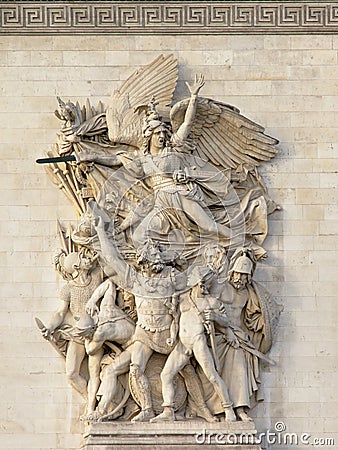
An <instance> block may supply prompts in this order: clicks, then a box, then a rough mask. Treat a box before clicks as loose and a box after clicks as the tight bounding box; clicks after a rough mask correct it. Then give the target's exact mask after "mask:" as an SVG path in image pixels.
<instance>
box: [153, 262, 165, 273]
mask: <svg viewBox="0 0 338 450" xmlns="http://www.w3.org/2000/svg"><path fill="white" fill-rule="evenodd" d="M163 269H164V264H162V263H156V264H153V265H152V266H151V270H152V272H155V273H160V272H162V270H163Z"/></svg>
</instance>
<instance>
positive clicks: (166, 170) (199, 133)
mask: <svg viewBox="0 0 338 450" xmlns="http://www.w3.org/2000/svg"><path fill="white" fill-rule="evenodd" d="M176 83H177V61H176V59H175V58H174V57H173V55H167V56H163V55H161V56H160V57H158V58H156V59H155V60H154V61H153V62H152V63H151V64H149V65H148V66H145V67H143V68H142V69H139V70H138V71H136V72H135V73H134V74H132V75H131V76H130V77H129V78H128V79H127V80H126V81H125V82H124V83H123V84H122V86H121V87H120V88H119V89H118V90H115V91H114V93H113V95H112V97H111V99H110V103H109V105H108V108H107V110H106V113H105V114H103V113H100V114H99V115H97V117H96V116H94V117H92V118H90V119H89V120H87V121H85V122H83V123H82V124H80V125H78V126H77V128H76V127H70V128H69V127H68V128H66V130H65V129H64V130H63V134H64V140H65V141H66V142H67V143H68V145H69V143H71V145H70V147H67V150H68V151H69V152H70V153H71V152H73V154H74V155H75V157H76V161H77V165H78V167H81V168H82V169H83V172H84V174H85V177H84V178H85V180H86V182H87V183H88V184H89V185H90V187H91V189H92V192H93V196H94V197H95V199H96V201H97V202H98V204H99V205H100V206H101V207H103V208H105V209H106V210H108V212H109V213H110V215H111V216H112V218H113V219H114V221H115V224H119V225H118V226H117V227H116V228H115V233H116V234H118V233H119V234H120V235H121V237H122V238H123V239H124V241H125V242H128V243H129V244H130V243H131V242H132V245H133V246H134V247H135V248H137V247H138V246H140V245H142V244H144V242H145V241H146V240H147V239H149V238H152V239H156V240H158V241H161V242H162V243H166V244H168V245H170V246H171V247H172V246H174V247H177V248H178V249H179V250H180V251H182V250H183V253H184V256H186V257H190V256H191V255H193V254H194V252H195V250H196V248H197V247H198V245H197V244H199V243H200V242H201V241H204V240H207V241H210V239H212V240H213V239H218V240H220V242H221V243H222V244H223V245H224V246H226V247H233V248H235V247H236V246H237V245H248V244H250V245H252V246H254V247H255V248H256V253H257V256H258V257H260V256H262V255H263V254H264V250H263V249H262V248H261V244H262V243H263V241H264V239H265V236H266V234H267V213H268V212H271V211H272V210H273V209H274V208H275V205H274V203H273V202H272V200H271V199H270V197H269V196H268V194H267V191H266V189H265V186H264V184H263V182H262V180H261V178H260V176H259V174H258V170H257V167H258V166H259V165H260V164H261V163H262V162H264V161H268V160H269V159H271V158H273V157H274V155H275V154H276V152H277V148H276V144H277V143H278V141H277V140H276V139H274V138H272V137H270V136H267V135H266V134H264V128H262V127H261V126H259V125H257V124H256V123H254V122H252V121H250V120H249V119H247V118H245V117H244V116H242V115H241V114H240V112H239V110H238V109H237V108H235V107H233V106H230V105H226V104H224V103H220V102H218V101H215V100H212V99H209V98H201V97H199V92H200V90H201V88H202V87H203V85H204V78H203V77H202V76H199V77H196V78H195V82H194V83H192V84H191V85H190V84H188V83H187V86H188V89H189V91H190V97H189V98H187V99H185V100H182V101H180V102H178V103H176V104H175V105H174V106H173V107H171V108H170V105H171V103H172V98H173V93H174V90H175V87H176ZM162 117H163V118H162ZM98 119H99V120H98ZM98 122H99V124H100V126H99V127H97V124H98ZM95 130H98V131H97V134H100V136H102V134H104V136H106V135H107V136H108V141H109V146H107V145H105V146H102V143H100V146H98V145H97V139H96V142H94V141H95V139H94V138H93V136H95ZM101 141H102V139H101ZM105 143H106V141H105ZM65 147H66V145H65V143H64V144H63V146H62V148H65Z"/></svg>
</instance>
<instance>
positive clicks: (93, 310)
mask: <svg viewBox="0 0 338 450" xmlns="http://www.w3.org/2000/svg"><path fill="white" fill-rule="evenodd" d="M98 312H99V308H98V307H97V306H96V303H95V302H93V301H91V300H89V301H88V303H87V304H86V313H87V314H89V315H90V316H91V317H95V316H96V314H98Z"/></svg>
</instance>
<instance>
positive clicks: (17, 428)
mask: <svg viewBox="0 0 338 450" xmlns="http://www.w3.org/2000/svg"><path fill="white" fill-rule="evenodd" d="M169 52H172V53H174V55H175V56H177V57H178V60H179V65H180V83H179V88H178V92H177V98H181V96H183V95H187V90H186V88H185V85H184V81H185V80H191V78H192V77H193V75H194V74H195V73H203V74H204V75H205V78H206V84H205V87H204V88H203V91H202V95H203V96H206V97H212V98H215V99H218V100H221V101H225V102H227V103H231V104H233V105H236V106H237V107H239V108H240V109H241V112H242V113H243V114H244V115H245V116H247V117H249V118H251V119H252V120H254V121H256V122H258V123H260V124H262V125H263V126H265V128H266V132H267V134H270V135H272V136H274V137H276V138H278V139H279V140H280V142H281V144H280V148H281V151H280V153H279V155H278V157H277V158H276V159H275V160H274V161H273V162H272V163H270V164H266V166H264V167H263V168H262V171H261V172H262V174H263V176H264V178H265V180H266V182H267V185H268V188H269V191H270V192H271V194H272V196H273V198H274V199H275V200H276V201H277V202H278V203H280V204H281V206H282V210H281V211H280V212H277V213H276V214H275V215H274V216H273V217H272V218H271V221H270V237H269V238H268V239H267V242H266V247H267V249H268V251H269V258H268V261H267V262H266V263H265V264H264V267H262V268H260V269H259V270H258V271H257V276H256V278H257V279H260V280H261V281H262V282H263V283H264V284H265V285H266V286H267V288H268V289H269V290H270V291H271V292H272V293H274V294H275V295H276V297H277V298H278V300H280V302H281V303H282V304H283V305H284V312H283V314H282V316H281V321H280V328H279V334H278V336H277V342H276V343H275V346H274V348H273V350H272V352H271V356H272V357H273V358H274V359H275V360H276V361H277V365H276V366H274V367H270V368H269V369H266V371H265V372H264V373H263V375H262V377H263V380H262V381H263V385H264V391H265V397H266V401H265V403H263V404H261V405H259V406H258V407H257V408H256V409H255V410H254V411H253V412H252V415H253V416H254V417H255V421H256V423H257V426H258V429H259V431H264V430H266V429H270V430H272V431H274V425H275V423H276V422H277V421H283V422H284V423H285V425H286V428H287V431H289V432H295V433H299V436H300V435H301V433H305V432H307V433H309V434H311V438H310V441H309V442H312V441H313V439H314V438H317V437H322V438H327V437H334V431H337V422H336V417H337V407H338V405H337V403H336V395H337V376H336V370H337V335H336V322H337V306H336V303H337V291H338V281H337V270H338V268H337V260H338V249H337V234H338V212H337V188H338V176H337V173H338V144H337V142H338V125H337V123H338V120H337V119H338V115H337V100H338V71H337V63H338V61H337V53H338V37H337V36H334V35H316V34H312V35H301V34H293V35H263V34H257V35H191V36H190V35H186V36H184V35H180V36H174V35H168V36H153V35H148V36H147V35H140V36H136V35H115V36H114V35H102V34H101V35H91V36H82V35H69V36H58V35H41V36H25V35H20V36H10V35H6V34H5V35H2V36H1V37H0V54H1V57H0V78H1V84H0V86H1V88H0V90H1V105H2V106H1V109H0V115H1V123H2V127H1V128H2V130H1V133H0V142H1V165H0V170H1V173H2V175H1V184H2V185H3V194H2V196H1V200H0V201H1V214H0V220H1V278H0V284H1V303H0V308H1V327H0V342H1V344H0V345H1V355H2V364H1V365H2V367H1V371H0V377H1V384H0V428H1V434H2V436H1V439H0V448H3V449H9V448H11V449H21V450H24V449H43V450H47V449H73V448H78V447H79V443H80V439H81V432H82V425H81V424H79V423H78V416H79V414H80V412H81V400H80V398H79V397H78V396H77V394H75V393H73V392H72V390H71V388H69V387H68V385H67V381H66V378H65V375H64V365H63V362H62V361H61V359H60V358H59V357H58V356H57V354H56V353H55V352H54V351H53V349H52V348H51V347H50V346H49V345H48V344H47V343H46V342H44V341H43V340H42V339H41V336H40V334H39V332H38V330H37V328H36V326H35V323H34V317H35V316H38V317H40V318H41V319H43V320H46V321H47V320H48V318H49V316H50V314H51V312H52V311H53V310H54V309H55V308H56V305H57V296H58V294H57V291H58V289H59V288H60V287H61V285H62V282H61V281H60V280H59V279H57V277H56V275H55V273H54V270H53V268H52V264H51V258H52V255H53V252H54V250H55V249H57V248H58V240H57V237H56V219H57V218H58V217H60V218H62V219H65V220H69V219H74V215H73V211H72V208H71V207H70V205H69V204H68V203H67V200H66V199H65V197H64V196H63V195H62V193H61V192H59V190H58V189H57V187H55V186H53V185H52V184H51V183H50V182H49V180H48V178H47V176H46V174H45V172H44V169H43V168H42V167H41V166H38V165H36V164H35V159H36V158H38V157H40V156H41V155H42V154H43V152H44V151H45V150H47V149H48V148H49V146H50V145H51V144H52V143H53V142H54V140H55V133H56V131H57V130H58V127H59V121H58V120H57V119H56V118H55V117H54V116H53V111H54V109H56V99H55V97H56V95H60V96H62V98H65V99H68V98H70V99H72V100H73V101H76V100H78V101H79V102H80V103H82V102H84V101H85V100H86V98H87V97H89V98H90V99H91V100H92V102H93V103H96V101H98V100H103V101H107V100H108V98H109V95H110V93H111V92H112V90H113V89H114V88H116V87H117V86H118V85H119V83H120V81H121V80H124V79H125V78H126V77H127V76H128V75H129V74H130V73H131V72H132V71H133V70H134V69H135V68H137V67H139V66H140V65H142V64H146V63H148V62H150V61H151V60H152V59H153V58H154V57H156V56H157V55H158V54H159V53H169ZM335 438H336V443H337V442H338V436H337V435H336V436H335ZM299 447H301V446H299ZM272 448H276V449H277V448H281V446H280V445H279V446H278V445H276V446H274V447H272ZM324 448H325V447H324ZM329 448H330V447H329ZM331 448H332V447H331Z"/></svg>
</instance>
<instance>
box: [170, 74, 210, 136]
mask: <svg viewBox="0 0 338 450" xmlns="http://www.w3.org/2000/svg"><path fill="white" fill-rule="evenodd" d="M186 85H187V86H188V89H189V91H190V101H189V105H188V108H187V110H186V112H185V117H184V122H183V123H182V125H181V126H180V127H179V129H178V130H177V132H176V134H177V136H178V137H179V139H181V140H182V141H184V140H185V139H186V138H187V137H188V135H189V133H190V130H191V127H192V124H193V122H194V119H195V114H196V107H197V97H198V93H199V91H200V90H201V88H202V87H203V86H204V77H203V75H200V76H199V77H197V75H195V82H194V84H193V85H191V86H190V84H189V83H186Z"/></svg>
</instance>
